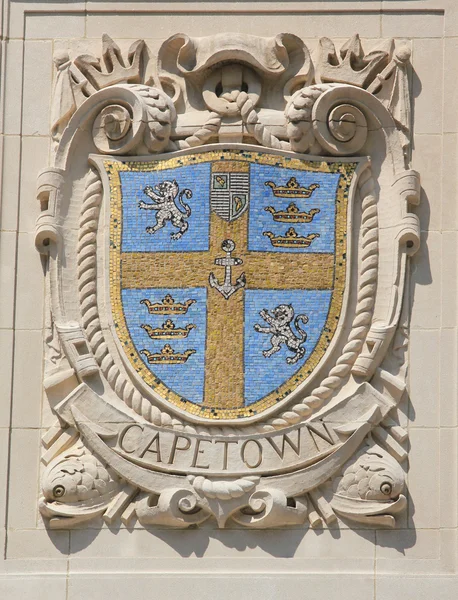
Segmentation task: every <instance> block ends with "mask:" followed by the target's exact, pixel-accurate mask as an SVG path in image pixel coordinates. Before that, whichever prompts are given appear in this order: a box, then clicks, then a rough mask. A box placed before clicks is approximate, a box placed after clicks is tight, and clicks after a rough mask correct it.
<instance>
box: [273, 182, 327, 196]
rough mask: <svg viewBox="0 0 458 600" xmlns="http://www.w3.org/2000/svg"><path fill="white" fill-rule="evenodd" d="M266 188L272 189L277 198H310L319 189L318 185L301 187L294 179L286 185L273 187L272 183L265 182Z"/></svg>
mask: <svg viewBox="0 0 458 600" xmlns="http://www.w3.org/2000/svg"><path fill="white" fill-rule="evenodd" d="M265 184H266V185H267V186H269V187H270V188H272V192H273V194H274V196H277V198H310V196H311V195H312V194H313V191H314V190H316V189H317V188H319V187H320V185H319V184H318V183H312V185H310V186H309V187H308V188H306V187H301V186H300V185H299V184H298V183H297V180H296V178H295V177H291V179H290V180H289V181H288V183H287V184H286V185H278V186H277V185H275V183H274V182H273V181H266V183H265Z"/></svg>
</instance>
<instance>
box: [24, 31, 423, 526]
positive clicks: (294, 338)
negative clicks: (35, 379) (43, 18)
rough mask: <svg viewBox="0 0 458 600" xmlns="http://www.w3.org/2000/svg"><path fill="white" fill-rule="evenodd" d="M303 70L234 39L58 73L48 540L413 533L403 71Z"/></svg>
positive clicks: (135, 50)
mask: <svg viewBox="0 0 458 600" xmlns="http://www.w3.org/2000/svg"><path fill="white" fill-rule="evenodd" d="M316 56H317V58H316V60H315V61H312V59H311V58H310V55H309V51H308V49H307V48H306V46H305V45H304V44H303V42H302V41H301V40H300V39H299V38H297V37H296V36H294V35H290V34H281V35H279V36H277V37H276V38H272V39H268V38H257V37H255V36H245V35H244V36H242V35H238V34H232V35H229V36H218V35H217V36H212V37H209V38H199V39H192V38H189V37H188V36H186V35H177V36H174V37H173V38H171V39H170V40H168V41H167V42H165V43H164V45H163V46H162V48H161V50H160V52H159V56H158V60H157V64H156V63H155V62H154V61H152V59H151V58H150V55H149V54H148V52H147V49H146V46H145V44H144V42H142V41H138V42H135V43H134V44H133V45H132V46H131V47H130V48H129V49H128V51H127V49H126V52H124V51H123V50H121V49H120V48H119V47H118V46H117V45H116V44H115V42H113V40H111V39H110V38H109V37H108V36H104V39H103V53H102V59H97V58H95V57H92V56H87V55H84V56H72V55H71V48H70V50H69V53H61V54H59V55H58V56H56V57H55V63H56V66H57V74H56V79H55V93H54V102H53V112H52V115H53V117H52V118H53V123H52V134H53V138H54V140H55V162H54V165H53V166H52V167H50V168H49V169H47V170H46V171H44V172H43V173H41V174H40V176H39V179H38V200H39V201H40V203H41V209H42V211H41V214H40V216H39V218H38V222H37V234H36V243H37V248H38V250H39V251H40V252H41V253H42V254H44V255H46V256H47V265H48V266H47V282H48V296H49V300H50V301H49V310H48V313H47V315H46V323H47V326H46V327H47V329H46V340H45V341H46V368H45V380H44V385H45V388H46V391H47V395H48V399H49V403H50V406H51V409H52V411H53V413H54V414H55V417H56V422H55V425H54V426H53V427H51V428H50V429H49V430H48V431H47V433H46V434H45V435H44V438H43V447H44V450H43V456H42V462H43V480H42V497H41V499H40V509H41V513H42V515H43V517H44V518H45V521H46V523H48V524H49V526H50V527H54V528H67V527H72V526H74V525H77V524H81V523H84V522H86V521H89V520H93V519H100V518H103V519H104V520H105V521H106V522H107V523H113V522H116V521H121V522H122V523H124V524H126V525H127V524H131V523H134V522H135V520H138V521H139V522H140V523H141V524H142V525H161V526H163V525H165V526H171V527H188V526H190V525H198V524H200V523H203V522H204V521H207V520H209V522H211V520H213V521H214V523H215V524H216V526H218V527H230V526H233V525H237V526H240V525H243V526H246V527H255V528H263V527H275V526H285V525H298V524H306V523H308V524H309V525H311V526H312V527H320V526H326V525H328V524H330V523H332V522H334V521H338V522H339V521H340V520H341V521H342V522H352V521H357V522H360V523H363V524H365V525H366V526H377V527H379V526H388V527H390V526H391V527H394V526H395V525H396V522H397V521H396V519H397V518H401V519H402V514H403V511H404V509H405V507H406V497H405V495H404V493H403V492H404V484H405V473H404V470H405V459H406V457H407V453H406V450H405V441H406V438H407V430H406V423H405V416H404V414H403V403H404V404H405V402H406V398H405V396H406V394H405V388H406V384H405V372H406V349H407V340H408V335H407V334H408V312H407V309H408V307H407V306H406V303H405V302H404V301H403V298H404V283H405V279H406V272H407V266H408V257H409V256H410V255H412V254H413V253H414V252H415V251H416V250H417V248H418V244H419V227H418V220H417V217H416V216H415V215H413V214H412V213H410V212H409V205H411V204H417V203H418V201H419V189H420V188H419V177H418V174H417V173H416V172H415V171H413V170H411V169H410V168H409V138H410V104H409V102H410V100H409V93H408V88H409V86H408V77H409V56H410V52H409V49H408V47H407V46H405V45H402V46H397V45H395V43H394V42H393V41H392V40H386V41H384V42H383V43H380V44H379V45H378V46H376V47H375V48H373V49H372V50H371V52H369V53H365V51H364V50H363V48H362V46H361V42H360V40H359V37H358V36H354V37H353V38H352V39H351V40H349V41H348V42H347V43H346V44H345V45H344V46H343V47H342V48H341V49H340V53H339V55H337V53H336V51H335V48H334V45H333V44H332V42H331V41H330V40H328V39H326V38H322V39H321V40H319V42H318V49H317V53H316Z"/></svg>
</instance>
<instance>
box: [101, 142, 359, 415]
mask: <svg viewBox="0 0 458 600" xmlns="http://www.w3.org/2000/svg"><path fill="white" fill-rule="evenodd" d="M221 152H222V151H214V152H211V151H207V152H203V153H202V154H193V155H192V154H191V155H190V158H188V157H187V156H181V157H180V158H179V159H168V160H167V159H165V160H163V166H161V167H160V168H174V167H176V166H181V165H186V164H190V163H192V164H195V163H196V162H211V163H212V165H214V164H217V163H218V161H219V160H220V155H221ZM243 157H244V158H243V160H245V161H246V162H248V163H249V162H253V160H257V161H259V162H262V161H269V160H270V161H274V160H275V163H272V162H269V163H267V162H265V163H264V164H275V165H277V164H279V162H281V161H282V160H283V164H282V166H283V167H286V168H292V169H301V170H304V171H308V172H316V173H340V179H339V184H338V189H337V196H336V197H335V198H333V199H332V201H335V202H336V223H335V227H336V229H335V239H336V242H335V254H334V253H323V252H313V251H310V250H308V251H307V252H303V251H298V252H278V251H274V250H272V251H260V250H256V251H252V250H249V248H248V221H249V210H246V209H245V208H244V207H242V208H241V209H239V207H238V206H236V205H234V213H235V218H233V219H232V220H230V219H227V218H222V216H218V214H217V212H218V211H216V210H215V207H212V210H211V211H210V217H209V219H210V223H209V248H208V250H206V251H191V252H186V251H185V252H170V251H164V252H163V251H160V250H159V251H158V250H156V249H155V250H154V251H151V252H135V251H132V252H131V251H124V252H121V244H120V239H121V238H120V235H121V234H120V231H119V227H118V223H119V219H120V217H121V214H122V196H121V191H120V187H121V186H120V180H119V171H120V170H123V171H125V170H131V169H132V170H135V171H149V170H151V169H152V166H153V165H152V163H151V162H149V163H147V162H144V163H142V162H141V161H138V162H136V161H132V162H121V161H116V160H115V161H113V162H112V161H107V162H106V163H105V167H106V168H107V170H108V172H109V177H110V185H111V203H112V208H111V217H110V219H111V225H110V228H111V229H110V231H111V233H110V240H111V246H110V265H111V267H110V269H111V282H110V295H111V301H112V310H113V311H114V314H115V323H116V327H117V332H118V335H121V331H122V337H121V340H125V339H126V336H127V337H128V333H127V329H126V326H125V321H124V317H123V316H122V307H121V306H122V303H121V300H120V295H121V290H122V289H146V288H155V289H160V288H164V289H167V288H169V289H170V288H179V289H183V288H190V291H191V290H192V288H206V289H207V318H206V327H207V331H206V346H205V380H204V397H203V401H202V403H201V404H198V405H194V403H190V404H187V405H184V404H183V401H182V399H181V397H180V396H178V395H176V394H175V393H174V392H173V390H170V389H169V388H167V386H165V385H164V384H162V383H161V382H160V380H159V379H157V378H156V377H153V380H151V381H150V376H149V375H148V374H147V373H146V371H145V369H147V367H145V366H144V365H143V361H142V359H141V358H140V357H139V355H138V350H137V349H136V348H135V347H133V345H132V344H131V342H129V343H128V344H129V346H125V351H126V353H127V354H128V358H129V360H130V362H131V363H132V366H133V367H134V368H135V370H136V371H137V372H139V374H141V376H142V377H144V378H146V379H147V380H148V381H149V384H150V385H151V386H152V387H153V388H155V387H156V386H158V390H159V389H160V390H168V391H160V392H159V393H160V394H161V395H163V396H164V397H165V398H166V399H167V400H169V401H171V402H173V403H174V404H175V405H177V406H179V407H181V408H184V409H185V410H187V411H189V412H190V413H193V414H196V415H199V416H202V417H208V418H236V417H239V416H249V415H250V414H253V411H252V410H251V408H252V407H255V412H259V411H260V412H262V411H263V410H265V409H266V408H268V406H271V405H272V403H275V402H276V400H275V399H274V400H272V402H271V401H270V400H269V404H268V405H267V404H266V402H264V400H262V402H255V403H254V404H252V405H250V406H249V407H247V406H246V405H245V398H244V390H245V372H244V318H245V295H246V291H250V290H332V291H333V295H332V300H331V305H330V308H329V313H328V320H327V321H326V326H325V330H326V333H323V332H322V334H321V338H320V340H319V341H318V343H317V345H316V347H315V349H314V350H313V353H312V355H311V356H310V357H309V358H308V359H307V360H306V362H305V363H304V364H303V365H302V366H300V367H299V369H300V373H302V371H304V369H307V371H306V373H305V371H304V374H301V375H300V376H298V375H294V377H295V382H294V383H291V382H289V381H290V380H288V381H287V382H285V383H284V384H282V385H281V386H280V387H279V388H278V389H276V390H275V394H274V395H275V396H276V397H280V396H281V397H284V396H285V395H286V394H287V393H288V392H289V391H291V390H292V389H294V387H295V386H297V385H298V384H299V383H300V382H301V381H304V380H305V378H306V377H307V373H308V374H310V373H311V372H312V370H313V368H314V367H315V366H316V365H317V364H318V362H319V360H320V358H321V357H322V356H323V353H324V351H325V350H326V348H327V346H328V345H329V343H330V340H331V339H332V336H333V334H334V332H335V329H336V326H337V321H338V318H339V315H340V310H341V306H342V300H343V291H344V286H345V277H346V259H345V253H346V250H347V240H346V227H347V226H346V219H347V200H348V194H349V187H350V183H351V181H352V179H353V174H354V171H355V168H356V163H345V162H342V163H337V162H335V161H334V162H333V161H332V160H331V161H330V162H325V161H315V162H313V161H310V162H308V163H304V161H302V160H299V159H291V158H288V159H283V157H281V156H278V155H271V156H270V157H269V155H267V158H265V156H264V155H263V154H262V153H257V152H251V153H243ZM231 158H232V157H231ZM238 160H240V159H239V158H238V157H237V159H236V161H238ZM175 161H179V164H176V162H175ZM188 161H189V162H188ZM223 162H224V163H225V164H224V169H225V170H226V169H227V168H228V166H230V165H229V162H230V161H229V160H225V161H223ZM218 170H220V167H217V168H216V169H215V171H216V172H218ZM237 210H238V212H237ZM234 213H233V214H234ZM185 235H186V234H185ZM227 240H231V241H232V242H233V244H232V245H231V252H232V254H231V257H234V258H236V259H237V260H236V261H230V262H231V277H232V279H231V281H232V282H236V281H237V280H240V279H243V280H244V285H240V286H239V287H238V289H237V291H236V292H235V293H231V294H223V293H221V290H220V289H218V286H215V285H212V277H211V274H212V273H214V277H216V278H218V279H219V280H220V281H223V280H224V266H223V267H221V266H217V265H218V264H220V265H224V264H226V263H225V262H224V261H221V258H222V256H224V252H223V251H222V244H223V242H225V241H227ZM272 245H273V244H272ZM336 257H339V258H338V259H337V260H336ZM139 273H141V276H140V277H139ZM242 274H244V277H243V278H241V276H242ZM220 287H221V286H220ZM190 297H191V296H190ZM122 343H123V345H124V343H127V342H124V341H122ZM128 347H129V351H128V350H127V348H128ZM270 396H272V394H269V398H270ZM257 404H259V409H258V407H257V406H256V405H257ZM264 404H266V405H265V406H264Z"/></svg>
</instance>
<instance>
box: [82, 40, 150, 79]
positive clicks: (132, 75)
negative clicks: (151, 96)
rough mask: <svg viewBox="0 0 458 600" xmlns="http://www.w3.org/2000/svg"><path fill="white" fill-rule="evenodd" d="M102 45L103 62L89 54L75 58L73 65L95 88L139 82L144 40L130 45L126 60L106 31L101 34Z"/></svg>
mask: <svg viewBox="0 0 458 600" xmlns="http://www.w3.org/2000/svg"><path fill="white" fill-rule="evenodd" d="M102 47H103V50H102V57H103V63H102V61H100V60H99V59H98V58H96V57H95V56H92V55H90V54H83V55H81V56H77V57H76V58H75V65H76V66H77V67H78V69H79V70H80V71H81V72H82V73H83V74H84V75H85V76H86V77H87V79H88V80H89V81H90V82H91V83H92V85H93V86H94V87H95V88H96V89H97V90H100V89H102V88H105V87H108V86H110V85H115V84H117V83H127V82H129V83H139V82H140V80H141V73H140V71H141V55H142V51H143V48H144V47H145V42H144V40H137V41H136V42H134V43H133V44H132V45H131V47H130V48H129V51H128V53H127V60H124V59H123V57H122V54H121V50H120V48H119V46H118V45H117V44H116V43H115V42H114V41H113V40H112V39H111V37H110V36H109V35H107V34H106V33H104V34H103V36H102Z"/></svg>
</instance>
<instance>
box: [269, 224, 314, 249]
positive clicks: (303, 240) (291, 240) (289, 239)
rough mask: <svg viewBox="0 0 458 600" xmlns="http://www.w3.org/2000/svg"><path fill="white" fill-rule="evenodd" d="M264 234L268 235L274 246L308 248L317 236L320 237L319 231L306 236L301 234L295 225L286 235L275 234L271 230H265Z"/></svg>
mask: <svg viewBox="0 0 458 600" xmlns="http://www.w3.org/2000/svg"><path fill="white" fill-rule="evenodd" d="M263 235H265V236H266V237H268V238H269V239H270V243H271V244H272V246H275V247H276V248H297V247H304V248H307V247H308V246H310V244H311V243H312V242H313V240H314V239H315V238H319V237H320V234H319V233H309V235H307V236H305V237H303V236H300V235H299V234H298V233H297V231H296V230H295V229H294V227H290V228H289V229H288V231H287V232H286V233H285V235H275V234H274V233H272V232H271V231H264V233H263Z"/></svg>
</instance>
